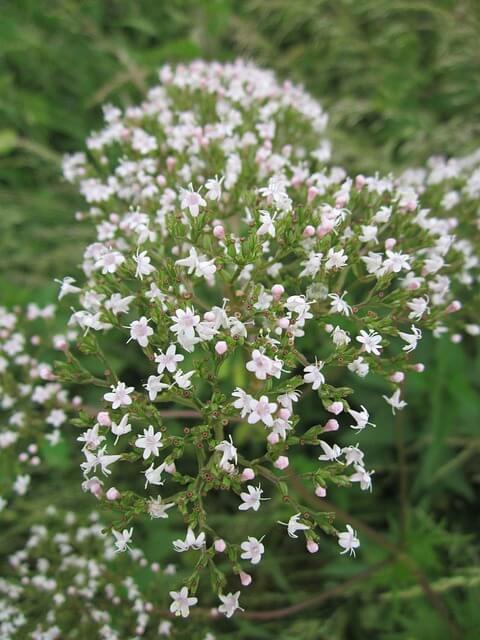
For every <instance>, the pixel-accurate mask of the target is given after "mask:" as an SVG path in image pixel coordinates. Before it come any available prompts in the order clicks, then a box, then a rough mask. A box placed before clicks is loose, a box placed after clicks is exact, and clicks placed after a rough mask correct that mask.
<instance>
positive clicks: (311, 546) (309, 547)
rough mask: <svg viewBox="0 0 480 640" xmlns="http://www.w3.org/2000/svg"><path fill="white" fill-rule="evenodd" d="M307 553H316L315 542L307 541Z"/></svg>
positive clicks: (316, 546) (316, 545)
mask: <svg viewBox="0 0 480 640" xmlns="http://www.w3.org/2000/svg"><path fill="white" fill-rule="evenodd" d="M307 551H308V553H317V551H318V544H317V543H316V542H315V540H309V541H308V542H307Z"/></svg>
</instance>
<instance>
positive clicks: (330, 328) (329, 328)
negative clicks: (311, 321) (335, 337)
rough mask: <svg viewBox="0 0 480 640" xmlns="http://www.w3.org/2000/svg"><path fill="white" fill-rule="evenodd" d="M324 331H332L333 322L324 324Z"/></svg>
mask: <svg viewBox="0 0 480 640" xmlns="http://www.w3.org/2000/svg"><path fill="white" fill-rule="evenodd" d="M325 331H326V332H327V333H332V331H333V324H326V325H325Z"/></svg>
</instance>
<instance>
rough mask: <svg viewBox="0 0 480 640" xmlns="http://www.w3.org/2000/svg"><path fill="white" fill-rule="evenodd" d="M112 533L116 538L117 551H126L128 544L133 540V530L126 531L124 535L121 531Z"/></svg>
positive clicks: (113, 530)
mask: <svg viewBox="0 0 480 640" xmlns="http://www.w3.org/2000/svg"><path fill="white" fill-rule="evenodd" d="M112 533H113V535H114V536H115V546H116V547H117V549H116V550H117V551H120V552H123V551H126V550H127V549H128V548H129V547H128V543H129V542H131V540H132V535H133V528H130V529H124V530H123V531H122V533H120V531H116V530H115V529H112Z"/></svg>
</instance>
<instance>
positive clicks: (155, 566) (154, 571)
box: [150, 562, 160, 573]
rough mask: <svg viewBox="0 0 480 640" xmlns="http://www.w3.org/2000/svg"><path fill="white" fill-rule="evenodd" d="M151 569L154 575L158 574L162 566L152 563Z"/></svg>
mask: <svg viewBox="0 0 480 640" xmlns="http://www.w3.org/2000/svg"><path fill="white" fill-rule="evenodd" d="M150 569H151V570H152V571H153V573H158V572H159V571H160V565H159V564H158V562H152V564H151V565H150Z"/></svg>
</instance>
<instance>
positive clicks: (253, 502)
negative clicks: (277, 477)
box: [238, 484, 268, 511]
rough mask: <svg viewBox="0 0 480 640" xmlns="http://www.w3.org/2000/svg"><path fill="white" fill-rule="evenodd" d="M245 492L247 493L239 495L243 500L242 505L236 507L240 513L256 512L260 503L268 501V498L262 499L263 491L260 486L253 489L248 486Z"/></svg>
mask: <svg viewBox="0 0 480 640" xmlns="http://www.w3.org/2000/svg"><path fill="white" fill-rule="evenodd" d="M247 491H248V493H247V492H245V491H243V492H242V493H241V494H240V498H241V499H242V500H243V502H242V504H241V505H240V506H239V507H238V508H239V510H240V511H247V510H248V509H253V510H254V511H258V510H259V509H260V501H261V500H268V498H262V494H263V489H262V488H261V487H260V485H258V487H253V486H252V485H251V484H249V485H248V487H247Z"/></svg>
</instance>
